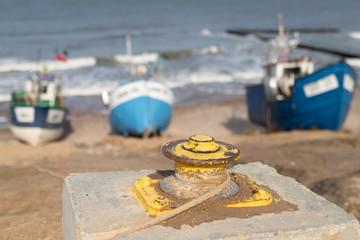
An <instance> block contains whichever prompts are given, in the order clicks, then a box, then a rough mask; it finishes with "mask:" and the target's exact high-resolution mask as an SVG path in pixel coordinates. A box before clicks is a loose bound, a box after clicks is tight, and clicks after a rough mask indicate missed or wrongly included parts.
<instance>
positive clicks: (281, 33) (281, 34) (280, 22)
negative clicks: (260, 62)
mask: <svg viewBox="0 0 360 240" xmlns="http://www.w3.org/2000/svg"><path fill="white" fill-rule="evenodd" d="M278 24H279V38H280V41H281V42H284V41H285V35H284V25H283V21H282V14H281V13H278Z"/></svg>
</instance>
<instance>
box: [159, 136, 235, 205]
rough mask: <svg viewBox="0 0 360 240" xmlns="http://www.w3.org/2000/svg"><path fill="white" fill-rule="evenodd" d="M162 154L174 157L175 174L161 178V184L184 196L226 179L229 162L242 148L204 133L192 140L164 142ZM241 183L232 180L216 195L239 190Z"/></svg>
mask: <svg viewBox="0 0 360 240" xmlns="http://www.w3.org/2000/svg"><path fill="white" fill-rule="evenodd" d="M162 152H163V154H164V155H165V156H166V157H168V158H169V159H172V160H174V161H175V175H172V176H169V177H166V178H165V179H163V180H162V181H161V182H160V186H161V188H162V189H163V190H164V191H166V192H168V193H171V194H174V195H176V196H177V197H181V198H194V197H198V196H200V195H202V194H204V193H206V192H208V191H209V190H210V189H213V188H214V187H216V186H217V185H219V184H220V183H221V182H223V181H224V180H225V179H226V175H227V173H226V168H225V166H226V164H227V163H231V162H234V161H236V160H237V159H238V158H239V157H240V151H239V150H238V149H237V148H236V147H234V146H232V145H230V144H227V143H223V142H215V140H214V138H212V137H210V136H205V135H194V136H191V137H190V138H189V140H188V141H187V140H185V139H183V140H178V141H173V142H169V143H167V144H165V145H164V146H163V148H162ZM238 190H239V187H238V185H237V184H236V183H235V182H233V181H230V183H229V184H228V186H226V187H225V189H224V190H223V191H222V192H220V193H219V194H217V195H216V196H215V197H214V198H213V199H219V198H226V197H229V196H232V195H234V194H236V193H237V192H238Z"/></svg>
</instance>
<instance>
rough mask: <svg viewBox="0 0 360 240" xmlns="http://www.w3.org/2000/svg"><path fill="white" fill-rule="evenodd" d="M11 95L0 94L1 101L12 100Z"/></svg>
mask: <svg viewBox="0 0 360 240" xmlns="http://www.w3.org/2000/svg"><path fill="white" fill-rule="evenodd" d="M10 100H11V95H10V94H9V93H2V94H0V102H10Z"/></svg>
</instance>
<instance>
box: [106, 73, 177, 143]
mask: <svg viewBox="0 0 360 240" xmlns="http://www.w3.org/2000/svg"><path fill="white" fill-rule="evenodd" d="M107 96H108V97H107ZM103 100H104V103H105V104H109V109H110V113H109V121H110V125H111V127H112V129H113V131H114V132H116V133H120V134H122V135H125V136H127V135H129V134H131V135H141V136H148V135H151V134H159V133H160V132H162V131H165V130H166V128H167V127H168V125H169V123H170V120H171V116H172V105H173V94H172V92H171V90H170V89H169V88H168V87H167V86H166V85H165V84H164V83H163V82H161V81H157V80H153V79H147V78H139V79H136V80H133V81H129V82H124V83H119V85H118V86H117V87H116V88H115V89H114V90H113V91H112V92H111V93H110V94H109V95H107V94H104V95H103Z"/></svg>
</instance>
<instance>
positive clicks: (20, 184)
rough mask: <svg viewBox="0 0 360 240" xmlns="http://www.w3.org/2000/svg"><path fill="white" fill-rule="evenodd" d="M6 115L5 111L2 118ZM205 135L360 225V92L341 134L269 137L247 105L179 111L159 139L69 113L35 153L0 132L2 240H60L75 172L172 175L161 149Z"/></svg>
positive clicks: (233, 102)
mask: <svg viewBox="0 0 360 240" xmlns="http://www.w3.org/2000/svg"><path fill="white" fill-rule="evenodd" d="M5 114H6V113H5ZM193 134H208V135H211V136H213V137H214V138H215V139H216V140H220V141H225V142H228V143H231V144H233V145H235V146H237V147H238V148H239V149H240V151H241V158H240V160H239V161H238V163H237V164H241V163H248V162H254V161H260V162H263V163H265V164H268V165H270V166H272V167H274V168H276V169H277V171H278V172H280V173H281V174H283V175H286V176H290V177H293V178H295V179H296V180H297V181H299V182H301V183H302V184H304V185H305V186H307V187H308V188H310V189H312V190H313V191H315V192H317V193H318V194H320V195H322V196H324V197H325V198H327V199H328V200H330V201H332V202H334V203H336V204H337V205H339V206H340V207H342V208H344V209H345V210H346V211H348V212H350V213H352V214H354V215H355V216H356V217H357V218H358V219H360V161H359V159H360V91H359V89H357V92H356V95H355V99H354V101H353V105H352V107H351V110H350V113H349V115H348V118H347V120H346V122H345V124H344V126H343V129H342V130H341V131H339V132H333V131H319V130H308V131H290V132H271V133H268V132H266V130H265V129H264V128H262V127H259V126H256V125H254V124H252V123H250V122H249V121H248V117H247V109H246V103H245V101H244V100H243V99H238V100H231V101H225V102H217V103H204V104H198V105H191V106H177V107H175V108H174V114H173V120H172V122H171V125H170V126H169V128H168V130H167V131H166V132H165V133H163V134H162V136H161V137H159V136H155V137H151V138H148V139H141V138H134V137H123V136H119V135H111V134H110V126H109V124H108V119H107V116H106V115H105V114H104V115H99V114H93V113H88V112H84V111H82V110H73V109H72V110H71V124H70V126H69V128H68V130H67V134H66V136H65V137H64V139H62V140H61V141H58V142H52V143H49V144H47V145H44V146H38V147H31V146H28V145H26V144H23V143H21V142H19V141H17V140H16V139H15V138H14V137H13V136H12V134H11V133H10V131H9V130H8V129H5V130H4V129H3V130H0V239H47V240H51V239H62V235H61V217H62V199H61V192H62V184H63V181H64V178H65V177H66V176H67V175H68V174H70V173H75V172H77V173H79V172H95V171H97V172H99V171H100V172H103V171H127V170H134V171H137V170H141V169H159V170H167V169H173V164H174V163H173V162H172V161H171V160H169V159H167V158H165V157H164V156H163V155H162V154H161V153H160V147H161V146H162V144H164V143H166V142H168V141H171V140H177V139H181V138H188V137H189V136H190V135H193Z"/></svg>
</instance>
